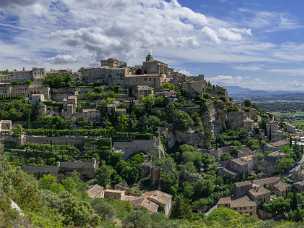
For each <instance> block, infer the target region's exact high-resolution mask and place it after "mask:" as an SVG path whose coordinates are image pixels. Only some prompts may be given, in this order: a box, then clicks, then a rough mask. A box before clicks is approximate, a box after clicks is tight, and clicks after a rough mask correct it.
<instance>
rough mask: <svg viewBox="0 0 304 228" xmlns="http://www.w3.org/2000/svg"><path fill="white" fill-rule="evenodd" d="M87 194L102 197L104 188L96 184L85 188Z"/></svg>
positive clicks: (92, 196)
mask: <svg viewBox="0 0 304 228" xmlns="http://www.w3.org/2000/svg"><path fill="white" fill-rule="evenodd" d="M87 193H88V196H89V197H91V198H103V195H104V194H103V193H104V189H103V187H101V186H100V185H98V184H96V185H94V186H92V187H91V188H89V189H88V190H87Z"/></svg>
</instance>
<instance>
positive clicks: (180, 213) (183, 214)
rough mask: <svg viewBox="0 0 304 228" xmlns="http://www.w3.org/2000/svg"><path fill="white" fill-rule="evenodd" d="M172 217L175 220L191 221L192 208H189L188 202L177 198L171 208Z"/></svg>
mask: <svg viewBox="0 0 304 228" xmlns="http://www.w3.org/2000/svg"><path fill="white" fill-rule="evenodd" d="M172 217H173V218H177V219H186V218H187V219H191V217H192V208H191V206H190V201H189V200H187V199H184V198H183V197H181V196H178V197H177V198H176V200H175V204H174V206H173V210H172Z"/></svg>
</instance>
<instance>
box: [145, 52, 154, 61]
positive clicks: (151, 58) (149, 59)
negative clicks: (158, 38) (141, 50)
mask: <svg viewBox="0 0 304 228" xmlns="http://www.w3.org/2000/svg"><path fill="white" fill-rule="evenodd" d="M152 60H153V56H152V54H151V52H150V53H149V54H148V55H147V57H146V62H150V61H152Z"/></svg>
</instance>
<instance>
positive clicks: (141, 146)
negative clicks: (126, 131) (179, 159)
mask: <svg viewBox="0 0 304 228" xmlns="http://www.w3.org/2000/svg"><path fill="white" fill-rule="evenodd" d="M113 148H114V149H115V150H121V151H123V153H124V157H125V158H128V157H130V156H131V155H132V154H134V153H136V152H144V153H153V152H159V153H163V148H162V145H161V143H160V140H159V139H158V138H156V137H155V138H154V139H151V140H132V141H121V142H113Z"/></svg>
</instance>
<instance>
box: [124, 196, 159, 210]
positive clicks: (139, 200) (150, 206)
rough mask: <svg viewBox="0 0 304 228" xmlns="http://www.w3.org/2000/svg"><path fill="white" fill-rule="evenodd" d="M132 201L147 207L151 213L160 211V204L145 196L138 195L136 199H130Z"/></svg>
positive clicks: (136, 204)
mask: <svg viewBox="0 0 304 228" xmlns="http://www.w3.org/2000/svg"><path fill="white" fill-rule="evenodd" d="M130 203H131V204H132V205H133V206H135V207H143V208H146V209H147V210H148V211H149V212H151V213H156V212H157V211H158V207H159V206H158V205H157V204H156V203H154V202H152V201H151V200H149V199H147V198H145V197H137V198H136V199H134V200H132V201H130Z"/></svg>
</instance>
